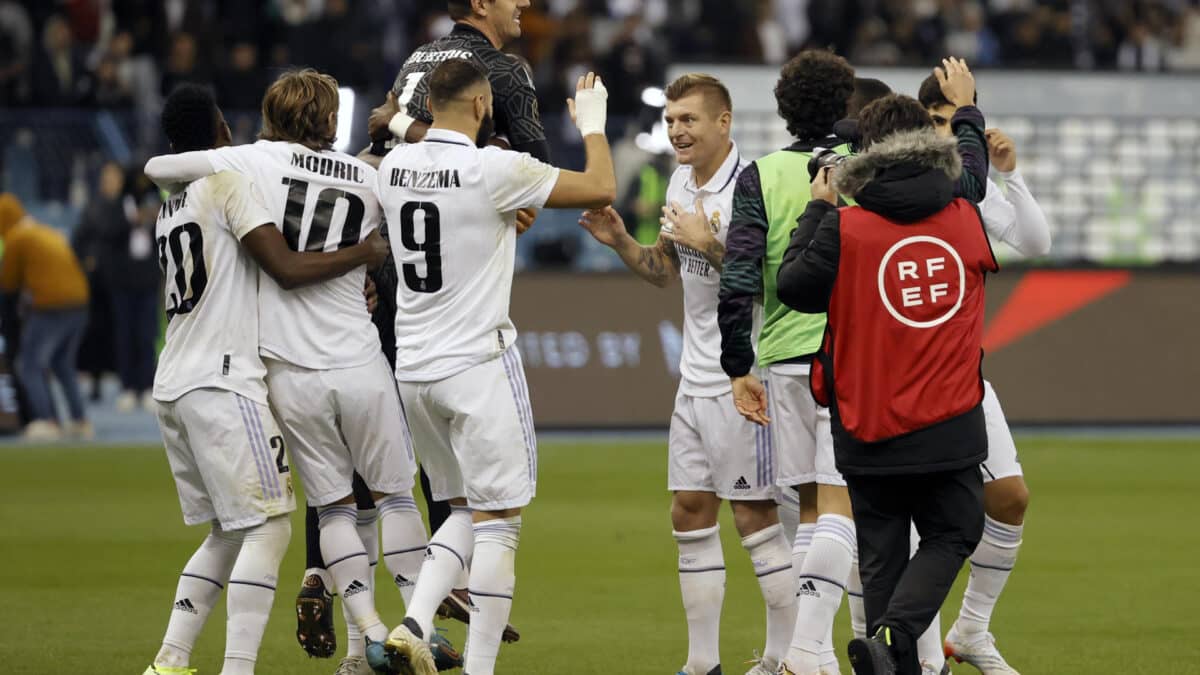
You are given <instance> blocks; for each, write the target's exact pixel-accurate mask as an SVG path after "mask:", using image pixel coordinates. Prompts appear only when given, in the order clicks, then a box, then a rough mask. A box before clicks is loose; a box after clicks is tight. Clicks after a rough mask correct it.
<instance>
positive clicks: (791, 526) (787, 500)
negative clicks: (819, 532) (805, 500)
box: [775, 488, 800, 545]
mask: <svg viewBox="0 0 1200 675" xmlns="http://www.w3.org/2000/svg"><path fill="white" fill-rule="evenodd" d="M775 505H776V506H777V507H778V510H779V524H780V525H782V526H783V537H784V539H787V541H788V544H789V545H791V544H794V543H795V541H796V531H797V530H798V529H799V528H800V499H799V497H797V496H796V491H795V490H793V489H792V488H778V493H777V494H776V496H775Z"/></svg>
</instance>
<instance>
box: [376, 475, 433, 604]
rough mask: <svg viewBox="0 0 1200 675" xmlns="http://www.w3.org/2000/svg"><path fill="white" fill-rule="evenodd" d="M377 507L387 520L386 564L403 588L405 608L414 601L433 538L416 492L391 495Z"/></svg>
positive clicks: (393, 579) (384, 528)
mask: <svg viewBox="0 0 1200 675" xmlns="http://www.w3.org/2000/svg"><path fill="white" fill-rule="evenodd" d="M375 505H376V506H377V507H378V508H379V514H380V516H381V517H382V518H383V564H384V565H386V566H387V569H388V574H389V575H390V576H391V577H392V581H394V582H395V583H396V588H398V589H400V597H402V598H404V606H405V607H406V608H407V607H408V604H409V603H410V602H412V594H413V589H414V588H416V587H417V575H418V574H420V573H421V564H422V563H423V562H424V561H425V549H426V548H427V547H428V546H429V537H428V536H427V535H426V534H425V522H424V521H422V520H421V512H420V511H418V510H417V502H416V500H414V499H413V497H412V493H410V492H405V493H400V494H394V495H388V496H387V497H384V498H383V499H380V500H377V501H376V502H375Z"/></svg>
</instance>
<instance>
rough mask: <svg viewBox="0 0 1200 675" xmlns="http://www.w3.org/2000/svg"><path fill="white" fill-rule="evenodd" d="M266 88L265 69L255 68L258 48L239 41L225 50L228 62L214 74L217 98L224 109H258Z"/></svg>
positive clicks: (256, 66)
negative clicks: (227, 54)
mask: <svg viewBox="0 0 1200 675" xmlns="http://www.w3.org/2000/svg"><path fill="white" fill-rule="evenodd" d="M266 88H267V75H266V72H265V71H264V70H263V69H262V68H259V67H258V49H257V48H256V47H255V46H254V45H252V44H250V43H249V42H239V43H237V44H235V45H234V46H233V49H231V50H230V51H229V65H228V66H227V67H226V68H225V69H224V70H222V71H221V72H220V73H219V74H218V75H217V98H218V100H219V101H220V102H221V107H222V108H225V109H228V110H258V105H259V102H260V101H262V95H263V92H264V91H266Z"/></svg>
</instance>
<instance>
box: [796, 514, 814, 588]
mask: <svg viewBox="0 0 1200 675" xmlns="http://www.w3.org/2000/svg"><path fill="white" fill-rule="evenodd" d="M816 529H817V524H816V523H800V524H799V525H797V526H796V536H795V537H794V538H793V539H792V574H794V575H795V576H796V578H797V580H798V579H799V578H800V572H801V571H803V570H804V561H805V559H806V558H807V557H808V548H809V547H810V546H812V537H813V531H814V530H816ZM797 583H799V582H797Z"/></svg>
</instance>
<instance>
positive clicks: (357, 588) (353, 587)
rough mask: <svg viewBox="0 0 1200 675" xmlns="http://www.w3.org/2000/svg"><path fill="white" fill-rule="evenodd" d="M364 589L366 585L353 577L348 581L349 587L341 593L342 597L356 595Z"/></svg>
mask: <svg viewBox="0 0 1200 675" xmlns="http://www.w3.org/2000/svg"><path fill="white" fill-rule="evenodd" d="M365 590H367V585H366V584H364V583H363V582H361V581H359V580H358V579H355V580H354V581H351V582H350V587H349V588H347V589H346V592H345V593H342V597H343V598H348V597H350V596H352V595H357V594H359V593H362V592H363V591H365Z"/></svg>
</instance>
